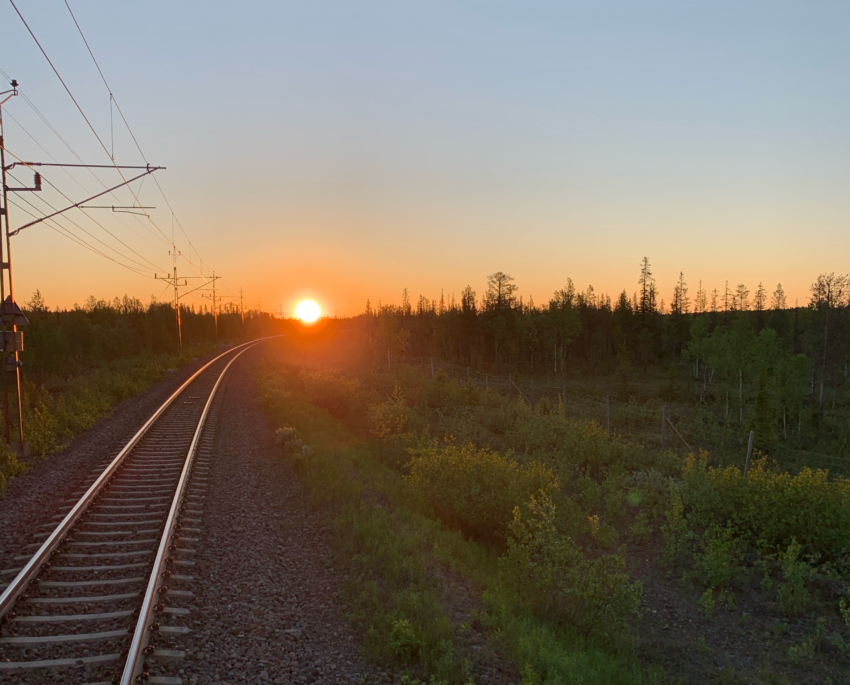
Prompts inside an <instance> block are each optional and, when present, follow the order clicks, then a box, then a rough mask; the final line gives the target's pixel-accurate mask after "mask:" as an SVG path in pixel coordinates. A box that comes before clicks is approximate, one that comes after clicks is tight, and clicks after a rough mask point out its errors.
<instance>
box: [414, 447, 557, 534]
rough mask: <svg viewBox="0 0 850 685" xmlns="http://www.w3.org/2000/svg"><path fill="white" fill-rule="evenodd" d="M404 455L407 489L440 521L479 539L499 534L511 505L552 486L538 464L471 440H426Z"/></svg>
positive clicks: (551, 478) (553, 482)
mask: <svg viewBox="0 0 850 685" xmlns="http://www.w3.org/2000/svg"><path fill="white" fill-rule="evenodd" d="M410 455H411V460H410V464H409V468H410V474H409V475H408V476H405V479H406V480H407V482H408V483H410V485H411V486H412V487H413V490H414V491H415V492H416V493H417V494H418V495H419V496H420V497H422V498H423V499H424V500H425V501H426V502H427V503H428V504H429V505H430V506H431V507H433V509H434V513H435V514H436V515H437V516H438V517H439V518H440V519H441V520H443V521H444V522H445V523H447V524H448V525H450V526H453V527H456V528H459V529H460V530H462V531H464V532H465V533H467V534H469V535H473V536H475V537H480V538H484V539H493V538H501V537H503V536H504V533H505V526H506V525H507V524H508V523H509V522H510V520H511V513H512V511H513V508H514V507H515V506H516V505H518V504H521V503H522V502H525V501H527V500H528V498H529V497H531V495H532V494H533V493H535V492H537V491H539V490H547V491H548V490H554V489H557V487H558V485H557V481H556V480H555V478H554V476H553V475H552V472H551V471H550V470H549V469H547V468H546V467H545V466H543V465H542V464H540V463H536V462H532V463H531V464H528V465H521V464H519V462H517V461H516V460H515V459H513V458H512V457H511V456H504V455H501V454H499V453H498V452H493V451H490V450H487V449H482V448H478V447H475V446H474V445H465V446H463V447H459V446H457V445H454V444H443V445H439V444H435V443H431V444H429V445H427V446H425V447H419V448H412V449H411V450H410Z"/></svg>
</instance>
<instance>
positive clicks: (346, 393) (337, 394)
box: [301, 369, 360, 418]
mask: <svg viewBox="0 0 850 685" xmlns="http://www.w3.org/2000/svg"><path fill="white" fill-rule="evenodd" d="M301 381H302V383H303V384H304V392H306V393H307V398H308V399H309V401H310V403H311V404H315V405H316V406H317V407H321V408H322V409H326V410H327V411H328V412H329V413H330V414H333V415H334V416H336V417H338V418H344V417H345V416H347V415H348V413H349V412H350V411H351V409H352V407H353V406H354V405H355V403H356V402H357V399H358V392H359V390H360V382H359V381H358V380H357V379H354V378H351V377H350V376H345V375H343V374H341V373H338V372H336V371H333V370H330V369H324V370H321V371H302V372H301Z"/></svg>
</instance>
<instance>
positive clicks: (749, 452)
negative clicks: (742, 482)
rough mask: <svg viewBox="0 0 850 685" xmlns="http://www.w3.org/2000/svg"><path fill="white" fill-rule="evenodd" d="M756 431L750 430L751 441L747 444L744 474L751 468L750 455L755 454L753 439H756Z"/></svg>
mask: <svg viewBox="0 0 850 685" xmlns="http://www.w3.org/2000/svg"><path fill="white" fill-rule="evenodd" d="M755 437H756V432H755V431H750V442H749V443H748V444H747V460H746V461H745V462H744V475H745V476H746V475H747V472H748V471H749V470H750V457H751V456H752V455H753V440H755Z"/></svg>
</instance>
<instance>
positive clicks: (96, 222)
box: [3, 145, 162, 270]
mask: <svg viewBox="0 0 850 685" xmlns="http://www.w3.org/2000/svg"><path fill="white" fill-rule="evenodd" d="M3 149H4V150H5V151H6V152H7V153H8V154H9V155H11V156H12V157H14V158H15V159H17V160H18V161H19V162H21V163H22V164H23V165H24V166H27V167H29V168H32V167H30V166H29V165H28V164H27V163H26V162H23V160H21V159H20V157H18V156H17V155H16V154H15V153H13V152H12V151H11V150H9V148H7V147H5V145H4V146H3ZM9 175H10V176H12V178H14V179H15V180H16V181H18V182H19V183H20V181H19V179H17V178H16V177H15V176H14V175H12V174H11V172H10V173H9ZM41 178H42V181H43V182H45V183H47V184H48V185H49V186H50V187H51V188H53V189H54V190H56V191H57V192H58V193H59V194H60V195H61V196H62V197H64V198H65V199H66V200H68V202H73V201H72V200H71V198H69V197H68V196H67V195H65V193H63V192H62V191H61V190H60V189H59V188H57V187H56V186H55V185H54V184H53V183H52V182H51V181H50V180H49V179H48V178H46V177H45V176H44V175H43V174H42V176H41ZM39 200H41V201H42V202H44V203H45V204H46V205H47V206H48V207H51V209H53V210H54V211H56V208H55V207H53V206H52V205H51V204H50V203H49V202H47V201H46V200H45V199H44V198H42V197H39ZM77 209H78V210H79V211H81V212H82V213H83V214H84V215H85V216H86V217H88V218H89V219H90V220H91V221H92V222H93V223H95V224H96V225H97V226H99V227H100V228H101V229H102V230H103V231H105V232H106V233H107V234H108V235H110V236H111V237H112V238H113V239H114V240H116V241H117V242H118V243H120V244H121V245H123V246H124V247H126V248H127V249H128V250H130V251H131V252H132V253H133V254H135V255H136V256H138V257H140V258H141V259H143V260H144V261H145V262H147V264H149V265H150V266H152V267H153V268H154V269H157V270H159V269H161V268H162V267H161V266H158V265H157V264H155V263H154V262H152V261H151V260H149V259H148V258H147V257H145V256H144V255H142V254H140V253H139V252H137V251H136V250H135V249H133V248H132V247H131V246H129V245H127V243H125V242H124V241H123V240H121V239H120V238H119V237H118V236H116V235H115V234H114V233H112V232H111V231H110V230H109V229H107V228H106V227H105V226H104V225H103V224H101V223H100V222H99V221H97V220H96V219H95V218H94V217H93V216H91V215H90V214H89V213H88V212H86V211H85V210H84V209H82V208H81V207H77ZM65 218H67V217H65ZM72 223H73V222H72ZM74 225H75V226H77V227H78V228H80V230H82V231H84V232H86V233H87V234H88V235H90V236H91V237H92V238H94V239H95V240H97V241H98V242H100V243H101V244H103V245H104V246H106V247H108V248H109V249H111V250H113V251H114V252H116V253H117V254H120V252H119V251H118V250H116V249H115V248H113V247H111V246H108V245H106V243H103V241H101V240H99V239H98V238H96V237H95V236H93V235H91V234H90V233H88V231H85V229H83V228H82V227H81V226H79V225H78V224H76V223H75V224H74ZM121 256H122V257H123V258H124V259H129V260H130V261H135V260H134V259H132V258H129V257H127V256H126V255H121ZM136 263H138V262H136ZM140 266H144V265H143V264H140Z"/></svg>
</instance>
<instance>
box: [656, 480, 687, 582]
mask: <svg viewBox="0 0 850 685" xmlns="http://www.w3.org/2000/svg"><path fill="white" fill-rule="evenodd" d="M666 517H667V522H666V523H664V524H662V525H661V533H662V535H663V536H664V552H663V555H662V558H663V560H664V562H665V563H666V564H668V565H670V566H679V565H681V564H683V563H684V562H685V560H686V558H687V557H688V555H689V554H690V543H691V541H692V540H693V539H694V534H693V533H692V532H691V530H690V528H688V522H687V521H686V520H685V504H684V502H683V501H682V493H681V490H680V489H679V488H678V487H676V486H675V485H673V484H671V485H670V502H669V505H668V507H667V512H666Z"/></svg>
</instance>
